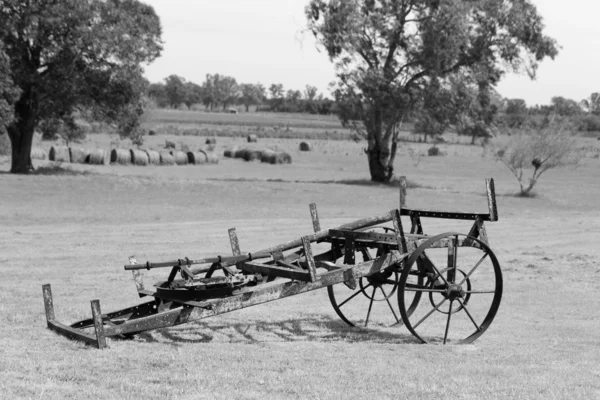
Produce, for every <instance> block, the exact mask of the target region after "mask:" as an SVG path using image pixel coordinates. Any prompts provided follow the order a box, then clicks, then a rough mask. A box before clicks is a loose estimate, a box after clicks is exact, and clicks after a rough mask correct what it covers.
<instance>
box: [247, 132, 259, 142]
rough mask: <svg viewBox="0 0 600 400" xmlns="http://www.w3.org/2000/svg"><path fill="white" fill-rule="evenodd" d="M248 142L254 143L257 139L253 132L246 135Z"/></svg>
mask: <svg viewBox="0 0 600 400" xmlns="http://www.w3.org/2000/svg"><path fill="white" fill-rule="evenodd" d="M247 140H248V143H256V142H257V141H258V137H256V135H255V134H254V133H252V134H250V135H248V137H247Z"/></svg>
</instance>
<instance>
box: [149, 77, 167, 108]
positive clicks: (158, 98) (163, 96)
mask: <svg viewBox="0 0 600 400" xmlns="http://www.w3.org/2000/svg"><path fill="white" fill-rule="evenodd" d="M147 93H148V97H150V98H151V99H152V100H154V101H155V102H156V105H157V106H158V107H160V108H164V107H167V106H168V105H169V99H168V98H167V91H166V88H165V84H164V83H160V82H158V83H151V84H150V85H149V86H148V90H147Z"/></svg>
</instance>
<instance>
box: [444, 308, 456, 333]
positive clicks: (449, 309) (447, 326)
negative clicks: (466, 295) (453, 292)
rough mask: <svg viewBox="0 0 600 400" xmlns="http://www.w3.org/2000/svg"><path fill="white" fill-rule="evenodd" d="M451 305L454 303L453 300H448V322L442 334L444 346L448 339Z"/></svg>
mask: <svg viewBox="0 0 600 400" xmlns="http://www.w3.org/2000/svg"><path fill="white" fill-rule="evenodd" d="M452 303H454V300H450V307H449V308H448V322H446V332H444V344H446V339H448V329H450V318H451V317H452Z"/></svg>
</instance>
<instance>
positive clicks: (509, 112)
mask: <svg viewBox="0 0 600 400" xmlns="http://www.w3.org/2000/svg"><path fill="white" fill-rule="evenodd" d="M500 111H501V114H500V116H499V123H501V124H502V125H505V126H507V127H510V128H520V127H522V126H523V125H524V124H526V123H528V121H531V120H533V121H535V120H541V119H542V117H549V116H554V115H558V116H561V117H566V118H569V119H570V120H571V121H572V123H573V124H574V125H575V127H576V128H577V129H579V131H583V132H598V131H600V93H599V92H594V93H591V94H590V95H589V97H587V98H585V99H582V100H580V101H576V100H573V99H567V98H565V97H561V96H556V97H553V98H552V100H551V101H550V104H548V105H538V104H536V105H533V106H527V103H526V102H525V100H523V99H505V100H504V101H503V104H502V108H501V109H500Z"/></svg>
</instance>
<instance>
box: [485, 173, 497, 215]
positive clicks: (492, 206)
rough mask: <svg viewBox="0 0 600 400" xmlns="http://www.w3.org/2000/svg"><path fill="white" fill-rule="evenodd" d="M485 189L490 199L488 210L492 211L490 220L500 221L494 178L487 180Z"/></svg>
mask: <svg viewBox="0 0 600 400" xmlns="http://www.w3.org/2000/svg"><path fill="white" fill-rule="evenodd" d="M485 189H486V192H487V199H488V210H489V211H490V221H498V206H497V205H496V188H495V187H494V179H493V178H489V179H486V180H485Z"/></svg>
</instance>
